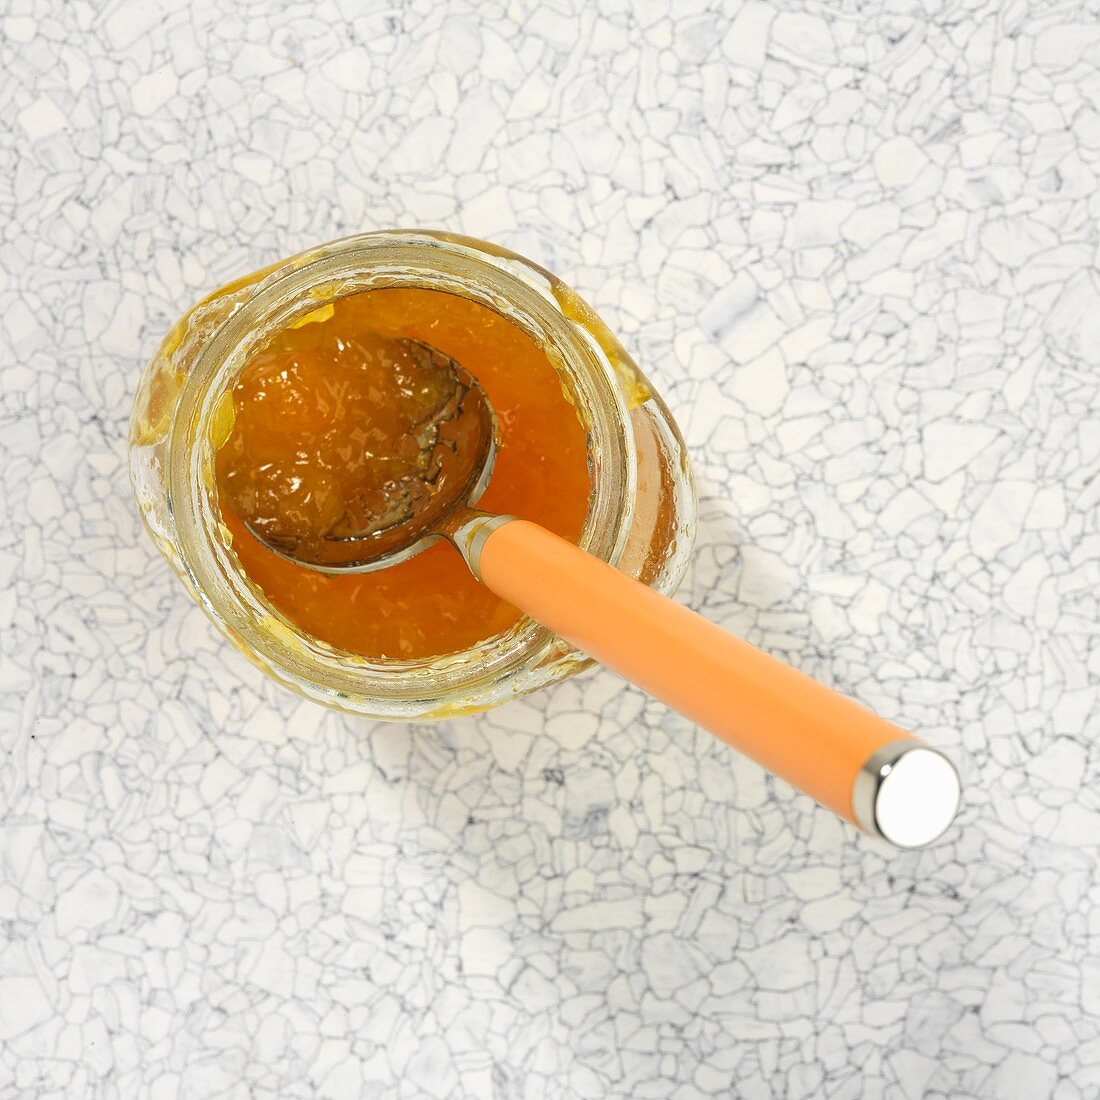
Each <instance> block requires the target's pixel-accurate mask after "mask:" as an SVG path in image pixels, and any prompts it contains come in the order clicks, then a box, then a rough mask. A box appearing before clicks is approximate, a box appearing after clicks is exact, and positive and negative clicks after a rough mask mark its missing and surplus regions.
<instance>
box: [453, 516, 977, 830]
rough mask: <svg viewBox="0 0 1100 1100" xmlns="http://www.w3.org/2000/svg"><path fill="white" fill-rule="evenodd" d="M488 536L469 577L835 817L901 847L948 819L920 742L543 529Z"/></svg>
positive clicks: (951, 806)
mask: <svg viewBox="0 0 1100 1100" xmlns="http://www.w3.org/2000/svg"><path fill="white" fill-rule="evenodd" d="M490 524H491V530H488V532H487V535H486V536H485V537H483V538H482V539H480V540H478V541H479V543H480V546H479V549H480V554H479V555H477V557H478V559H479V560H477V561H473V562H471V565H472V566H473V568H474V571H475V573H479V574H480V576H481V579H482V580H483V582H484V583H485V584H486V585H487V586H488V587H489V588H490V589H492V591H493V592H495V593H496V594H497V595H498V596H500V597H501V598H503V599H505V600H507V601H508V602H509V603H511V604H514V605H515V606H516V607H518V608H519V609H520V610H521V611H524V612H525V613H526V614H528V615H530V616H531V617H532V618H533V619H536V620H537V621H538V622H540V623H542V624H543V625H544V626H547V627H549V628H550V629H551V630H552V631H554V633H555V634H557V635H559V636H560V637H562V638H564V639H565V640H566V641H568V642H570V643H571V644H572V645H574V646H576V647H577V648H578V649H580V650H582V651H583V652H585V653H587V654H589V655H590V656H592V657H594V658H596V660H598V661H600V662H602V663H603V664H604V665H606V666H607V667H608V668H611V669H613V670H614V671H616V672H618V673H619V674H620V675H622V676H625V677H626V679H628V680H630V681H631V682H632V683H635V684H637V685H638V686H639V687H641V688H644V689H645V690H646V691H647V692H649V693H650V694H651V695H653V696H655V697H656V698H657V699H660V700H661V701H663V702H665V703H667V704H668V705H669V706H670V707H673V708H675V709H676V710H678V711H679V712H680V713H681V714H683V715H685V716H686V717H688V718H690V719H691V720H692V721H694V722H696V723H698V724H699V725H701V726H704V727H706V728H707V729H709V730H710V731H711V732H712V733H714V734H716V735H717V736H718V737H720V738H721V739H722V740H723V741H726V742H728V743H729V744H730V745H732V746H733V747H734V748H736V749H738V750H740V751H741V752H744V753H746V754H747V755H749V756H751V757H753V758H754V759H755V760H757V761H758V762H759V763H760V764H762V765H763V766H764V767H765V768H767V769H768V770H769V771H771V772H773V773H774V774H776V775H778V776H781V777H783V778H784V779H786V780H787V781H788V782H790V783H792V784H793V785H794V786H796V787H798V788H799V789H800V790H802V791H805V792H806V793H807V794H809V795H811V796H812V797H813V798H815V799H816V800H817V801H818V802H820V803H821V804H822V805H824V806H828V807H829V809H831V810H833V811H835V812H836V813H837V814H839V815H840V816H841V817H844V818H847V819H848V820H849V821H852V822H854V823H855V824H857V825H859V826H860V827H862V828H863V829H864V830H866V831H868V832H871V833H873V834H876V835H879V836H881V837H884V838H885V839H888V840H890V841H892V842H893V843H895V844H898V845H900V846H902V847H917V846H920V845H922V844H925V843H928V842H929V841H930V840H932V839H935V837H936V836H938V835H939V834H940V833H941V832H942V831H943V829H944V828H946V826H947V825H948V824H949V823H950V821H951V819H952V818H953V817H954V814H955V810H956V808H957V805H958V777H957V775H956V773H955V770H954V768H953V766H952V765H951V764H950V762H948V761H947V760H946V759H945V758H944V757H942V756H940V754H939V753H938V752H936V751H935V750H933V749H930V748H928V747H927V746H926V745H924V744H923V742H921V741H919V740H917V739H916V738H913V737H912V736H911V735H909V734H907V733H905V732H904V731H903V730H901V729H899V728H898V727H897V726H894V725H892V724H891V723H890V722H887V721H885V720H884V719H882V718H879V717H877V716H876V715H874V714H872V713H871V712H870V711H869V710H866V709H865V708H864V707H862V706H860V705H859V704H857V703H854V702H852V700H850V699H846V698H845V697H844V696H842V695H838V694H837V693H836V692H834V691H831V690H829V689H828V688H826V687H824V686H823V685H821V684H819V683H816V682H815V681H814V680H811V679H810V678H809V677H808V676H805V675H803V674H802V673H801V672H798V671H796V670H795V669H793V668H790V667H789V666H787V665H785V664H783V663H782V662H781V661H778V660H776V659H775V658H774V657H770V656H769V655H768V654H766V653H763V652H761V651H760V650H759V649H756V648H755V647H753V646H751V645H749V644H748V643H747V642H744V641H742V640H741V639H740V638H736V637H734V636H733V635H732V634H728V633H726V632H725V631H724V630H722V629H720V628H719V627H717V626H715V625H714V624H713V623H711V622H708V621H707V620H706V619H704V618H702V617H701V616H699V615H697V614H695V613H694V612H693V611H689V610H688V609H687V608H686V607H683V606H681V605H680V604H678V603H675V602H674V601H673V600H670V599H668V598H667V597H665V596H662V595H660V594H659V593H657V592H654V591H653V590H652V589H650V588H647V587H646V586H645V585H644V584H641V583H640V582H638V581H636V580H633V579H632V578H630V577H628V576H626V574H624V573H621V572H619V571H618V570H617V569H614V568H613V567H612V566H610V565H608V564H607V563H606V562H603V561H600V560H599V559H598V558H594V557H592V556H591V555H590V554H586V553H584V552H583V551H582V550H579V549H578V548H577V547H576V546H573V545H572V544H571V543H568V542H566V541H565V540H564V539H561V538H559V537H558V536H557V535H554V534H552V533H551V532H549V531H547V530H545V529H544V528H542V527H539V526H537V525H536V524H533V523H528V522H526V521H525V520H516V519H510V520H507V521H505V522H501V521H500V520H499V519H498V520H495V521H490ZM885 795H889V797H885ZM945 818H946V820H944V819H945ZM930 834H931V835H930Z"/></svg>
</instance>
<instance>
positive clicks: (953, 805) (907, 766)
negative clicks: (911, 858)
mask: <svg viewBox="0 0 1100 1100" xmlns="http://www.w3.org/2000/svg"><path fill="white" fill-rule="evenodd" d="M961 797H962V784H961V782H960V781H959V773H958V771H956V769H955V765H954V764H952V763H951V761H950V760H948V759H947V757H946V756H944V755H943V753H941V752H938V751H937V750H936V749H933V748H931V747H930V746H928V745H926V744H925V743H924V742H923V741H918V740H916V739H915V738H910V737H907V738H904V739H901V740H898V741H891V742H890V743H889V744H887V745H883V746H882V748H880V749H877V750H876V751H875V752H874V753H872V754H871V756H870V757H869V758H868V759H867V762H866V763H865V764H864V765H863V768H862V769H861V770H860V772H859V774H858V775H857V776H856V781H855V785H854V787H853V790H852V810H853V812H854V814H855V818H856V821H857V822H858V824H859V826H860V828H862V829H863V831H864V832H866V833H869V834H870V835H871V836H874V837H878V838H879V839H881V840H885V841H887V842H888V843H890V844H893V845H894V846H895V847H897V848H923V847H924V846H925V845H927V844H931V843H932V842H933V841H935V840H938V839H939V838H940V837H941V836H942V835H943V834H944V833H945V832H946V831H947V828H948V826H950V824H951V822H952V821H954V820H955V815H956V814H957V813H958V810H959V802H960V800H961Z"/></svg>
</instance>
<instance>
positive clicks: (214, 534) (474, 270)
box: [166, 232, 637, 717]
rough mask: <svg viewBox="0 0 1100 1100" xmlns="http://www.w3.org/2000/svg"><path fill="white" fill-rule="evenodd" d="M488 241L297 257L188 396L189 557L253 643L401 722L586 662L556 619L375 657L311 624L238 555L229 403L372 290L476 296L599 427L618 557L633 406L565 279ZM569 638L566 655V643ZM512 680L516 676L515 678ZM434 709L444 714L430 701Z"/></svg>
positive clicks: (179, 436) (200, 587) (600, 544)
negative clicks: (325, 315)
mask: <svg viewBox="0 0 1100 1100" xmlns="http://www.w3.org/2000/svg"><path fill="white" fill-rule="evenodd" d="M487 248H488V246H484V245H482V244H481V243H480V242H472V241H468V240H466V239H463V238H453V237H448V236H444V235H435V234H426V233H401V232H383V233H371V234H364V235H361V236H357V237H352V238H347V239H345V240H342V241H337V242H334V243H332V244H330V245H326V246H323V247H322V248H320V249H315V250H313V251H311V252H310V253H307V254H304V255H303V256H301V257H295V258H292V259H291V260H288V261H287V262H286V263H285V264H282V265H280V266H279V268H278V269H276V270H275V271H274V272H272V273H271V274H269V275H268V276H267V277H266V278H264V279H263V280H262V281H260V282H258V283H257V284H255V286H254V287H252V288H251V290H250V293H248V295H247V297H245V298H244V300H243V301H242V302H241V303H240V304H239V305H238V306H237V308H236V309H235V311H234V312H233V313H232V314H231V315H230V316H229V317H228V319H227V320H226V321H225V322H224V323H223V324H222V325H221V326H220V327H219V328H218V329H217V330H216V331H215V332H214V333H213V335H212V336H210V337H209V338H207V339H206V340H205V342H204V343H203V344H202V346H201V347H199V348H198V349H197V353H196V359H195V362H194V365H193V367H192V369H191V370H190V372H189V373H188V375H187V377H186V379H185V381H184V384H183V388H182V390H181V393H180V400H179V404H178V406H177V408H176V412H175V415H174V419H173V422H172V427H171V433H170V439H169V445H168V448H167V458H166V466H167V470H166V474H167V480H168V486H169V493H170V495H171V498H172V508H173V511H174V513H175V515H176V522H177V527H178V531H179V544H180V556H181V558H182V561H183V565H184V568H185V569H186V571H187V572H188V574H189V575H190V577H191V580H192V582H193V584H194V587H195V589H196V591H197V592H198V593H199V594H200V596H201V598H202V599H203V601H204V602H205V603H206V604H207V607H208V610H210V611H211V613H212V614H213V615H214V616H215V618H216V619H218V620H220V621H221V622H223V623H224V624H225V625H226V627H227V628H228V630H229V631H230V633H231V634H233V635H234V636H235V637H236V638H237V640H238V642H239V644H240V645H241V647H242V649H244V651H245V652H246V653H247V654H249V655H251V656H253V657H254V659H256V660H257V661H258V662H259V663H260V664H261V665H262V666H263V667H264V668H265V669H267V670H268V671H270V672H272V673H274V674H275V675H276V676H277V677H279V678H281V679H284V680H286V679H288V677H290V678H292V679H293V686H295V687H297V688H298V689H299V690H304V691H306V692H307V693H308V694H311V695H313V696H314V697H316V698H318V699H319V700H321V701H324V702H327V703H336V704H337V705H340V706H344V707H346V708H347V709H351V710H357V709H362V708H361V707H359V706H357V705H356V701H357V700H358V699H363V700H365V701H368V702H369V704H370V705H371V708H372V711H373V710H375V709H377V703H378V699H379V697H380V696H381V697H384V698H385V699H386V700H387V701H390V702H392V704H393V707H394V710H395V713H394V715H393V716H394V717H400V716H402V715H401V712H402V710H403V709H405V710H406V711H407V712H408V713H410V714H412V713H416V714H421V713H423V712H424V711H425V709H426V707H425V704H426V703H430V702H431V701H432V700H434V699H439V700H441V701H442V700H444V699H446V698H448V697H453V696H454V695H455V694H456V693H460V694H462V695H464V696H466V697H470V696H471V694H472V695H474V696H476V697H477V698H478V699H479V704H478V705H491V704H492V703H493V702H496V701H498V698H497V689H499V697H500V698H504V697H507V696H510V695H512V694H514V693H515V685H514V679H515V677H516V676H517V675H519V676H522V675H523V672H524V670H525V669H526V668H529V667H530V666H533V665H536V664H539V663H540V662H543V661H545V660H546V659H547V658H549V659H552V660H553V659H560V660H569V661H573V662H574V663H576V664H577V665H579V664H581V663H583V658H581V657H579V656H578V655H576V654H573V653H571V652H570V651H568V650H567V648H566V647H564V646H563V645H562V643H560V642H557V640H556V639H555V638H554V637H553V636H552V635H551V634H550V633H549V632H548V631H546V630H545V629H544V628H543V627H541V626H539V625H537V624H535V623H533V622H531V621H530V620H526V619H525V620H521V621H520V622H519V623H518V624H516V626H514V627H512V628H511V629H509V630H508V631H506V632H505V633H503V634H500V635H496V636H493V637H490V638H488V639H486V640H485V641H483V642H481V643H478V644H477V645H475V646H473V647H471V648H470V649H467V650H463V651H461V652H459V653H454V654H446V655H443V656H440V657H434V658H424V659H418V660H391V659H376V658H366V657H361V656H357V655H354V654H350V653H347V652H343V651H340V650H336V649H334V648H332V647H330V646H328V645H326V644H325V643H323V642H319V641H317V640H316V639H314V638H312V637H310V636H309V635H307V634H305V633H303V632H302V631H300V630H299V629H298V628H296V627H295V626H294V625H293V624H291V623H290V622H289V621H288V620H286V619H285V618H284V617H283V616H281V615H280V614H279V613H278V612H276V611H275V610H274V609H273V608H272V607H271V606H270V605H269V604H268V603H267V601H266V600H265V599H264V598H263V596H262V595H261V594H260V593H259V592H258V590H257V588H256V587H255V585H254V584H253V583H252V582H251V580H250V579H249V578H248V577H247V575H246V574H245V573H244V572H243V570H242V569H241V567H240V565H239V563H238V562H237V559H236V555H235V554H234V553H233V551H232V549H231V547H230V543H229V539H228V532H226V531H225V529H224V526H223V524H222V522H221V519H220V514H219V511H218V507H217V498H216V490H215V482H214V454H215V452H216V437H215V434H214V433H216V425H217V420H218V408H219V403H220V402H223V401H224V400H225V399H226V397H227V395H228V393H229V391H230V389H231V387H232V385H233V382H234V379H235V378H236V376H237V374H238V373H239V372H240V370H241V369H242V368H243V366H244V365H245V363H246V362H247V360H248V359H249V358H250V357H251V355H252V354H254V353H255V352H256V351H258V350H260V349H261V348H262V347H263V346H264V344H266V343H267V341H268V340H269V339H270V338H271V336H272V335H273V334H274V333H275V332H277V331H279V330H281V329H284V328H286V327H289V326H291V325H293V324H294V323H295V321H297V320H299V319H301V318H302V317H303V316H305V315H306V314H308V313H310V312H312V311H314V310H316V309H318V308H320V307H323V306H324V305H326V304H328V303H330V302H332V301H334V300H336V299H338V298H342V297H344V296H346V295H349V294H355V293H358V292H360V291H364V290H371V289H382V288H395V287H416V288H422V289H431V290H439V291H445V292H447V293H452V294H457V295H459V296H461V297H465V298H469V299H471V300H473V301H475V302H478V303H479V304H481V305H484V306H486V307H488V308H490V309H492V310H493V311H494V312H496V313H498V314H500V315H502V316H503V317H505V318H506V319H507V320H509V321H510V322H511V323H513V324H515V325H517V326H518V327H519V328H521V329H522V330H523V331H524V332H525V333H526V334H527V335H528V336H529V337H530V338H531V339H532V340H534V341H535V343H536V344H537V345H538V346H539V347H540V348H541V349H542V350H543V352H544V354H546V356H547V358H548V359H549V360H550V361H551V363H552V364H553V365H554V366H555V368H556V369H557V370H558V372H559V374H560V376H561V378H562V384H563V388H564V389H565V390H566V391H567V393H568V394H569V395H570V397H571V399H572V400H573V402H574V403H575V404H576V406H577V409H578V412H579V414H580V416H581V419H582V422H583V423H584V425H585V428H586V431H587V436H588V459H589V469H590V474H591V480H592V491H591V496H590V498H589V506H588V514H587V517H586V520H585V523H584V529H583V533H582V536H581V540H580V544H581V546H582V547H583V548H584V549H586V550H588V551H589V552H591V553H593V554H596V555H597V556H599V557H602V558H604V559H605V560H607V561H610V562H612V563H615V562H617V561H618V560H619V557H620V555H621V554H622V551H623V548H624V545H625V541H626V537H627V534H628V532H629V528H630V523H631V518H632V509H633V502H634V498H635V489H636V479H637V473H636V456H635V454H634V443H633V436H632V432H631V431H630V430H629V425H628V415H629V414H628V412H627V409H626V406H625V404H624V401H623V397H622V393H621V390H620V387H619V386H618V385H617V384H616V380H615V376H614V370H613V367H612V365H611V364H610V363H609V361H608V359H607V357H606V355H605V353H604V351H603V349H602V348H601V347H600V344H599V342H598V340H597V339H596V338H595V336H594V335H593V334H592V333H591V332H590V331H589V330H588V329H587V328H585V326H584V325H582V324H578V323H577V322H576V321H575V320H573V319H571V318H570V317H568V316H566V315H565V313H564V312H563V310H562V308H561V304H560V296H559V295H558V294H557V293H556V285H555V282H554V280H553V278H552V277H550V276H547V275H545V274H543V273H542V272H540V271H539V270H537V269H536V268H534V267H533V266H532V265H530V264H528V263H527V262H526V261H523V260H522V259H521V258H519V257H515V256H513V255H512V254H510V253H505V252H503V251H502V250H495V249H494V250H489V251H487V250H486V249H487ZM555 646H556V647H557V650H558V652H557V653H555V650H554V648H553V647H555ZM505 680H508V681H510V683H509V684H505ZM427 709H430V707H429V708H427Z"/></svg>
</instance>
